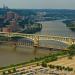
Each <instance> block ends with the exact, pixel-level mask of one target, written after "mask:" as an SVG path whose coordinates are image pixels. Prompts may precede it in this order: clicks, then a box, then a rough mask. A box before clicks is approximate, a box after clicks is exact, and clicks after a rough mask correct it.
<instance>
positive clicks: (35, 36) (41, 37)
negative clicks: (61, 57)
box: [0, 32, 75, 46]
mask: <svg viewBox="0 0 75 75" xmlns="http://www.w3.org/2000/svg"><path fill="white" fill-rule="evenodd" d="M0 36H6V37H10V38H11V37H23V38H27V39H30V40H32V41H33V42H34V46H39V41H41V40H54V41H58V42H62V43H65V44H67V45H72V44H75V38H72V37H62V36H52V35H38V34H24V33H9V32H0Z"/></svg>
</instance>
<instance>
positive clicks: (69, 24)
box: [63, 20, 75, 31]
mask: <svg viewBox="0 0 75 75" xmlns="http://www.w3.org/2000/svg"><path fill="white" fill-rule="evenodd" d="M63 22H64V23H65V24H66V26H67V27H68V28H69V29H71V30H72V31H75V23H74V22H73V21H72V20H65V21H63Z"/></svg>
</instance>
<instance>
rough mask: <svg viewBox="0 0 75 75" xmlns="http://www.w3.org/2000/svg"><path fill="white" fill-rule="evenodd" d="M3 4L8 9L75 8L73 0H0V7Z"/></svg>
mask: <svg viewBox="0 0 75 75" xmlns="http://www.w3.org/2000/svg"><path fill="white" fill-rule="evenodd" d="M3 5H5V6H8V7H9V8H10V9H72V10H75V1H74V0H68V1H67V0H56V1H55V0H19V1H18V0H0V8H2V7H3Z"/></svg>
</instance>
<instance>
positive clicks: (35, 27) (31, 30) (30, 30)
mask: <svg viewBox="0 0 75 75" xmlns="http://www.w3.org/2000/svg"><path fill="white" fill-rule="evenodd" d="M41 29H42V24H40V23H34V24H32V25H29V26H27V28H26V29H25V30H24V31H22V32H23V33H27V34H34V33H36V32H39V31H41Z"/></svg>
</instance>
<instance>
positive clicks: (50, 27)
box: [37, 20, 75, 48]
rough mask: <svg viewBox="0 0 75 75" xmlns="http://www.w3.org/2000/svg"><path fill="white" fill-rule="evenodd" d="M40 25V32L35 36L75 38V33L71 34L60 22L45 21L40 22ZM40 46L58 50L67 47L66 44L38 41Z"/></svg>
mask: <svg viewBox="0 0 75 75" xmlns="http://www.w3.org/2000/svg"><path fill="white" fill-rule="evenodd" d="M40 23H41V24H42V26H43V27H42V30H41V31H40V32H38V33H37V34H40V35H52V36H63V37H73V38H75V32H72V31H71V30H70V29H69V28H67V27H66V24H65V23H63V22H62V20H55V21H45V22H40ZM40 44H41V45H42V46H51V47H56V48H57V47H58V48H65V47H67V45H66V44H64V43H62V42H57V41H49V40H48V41H47V40H46V41H40Z"/></svg>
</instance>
